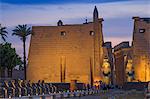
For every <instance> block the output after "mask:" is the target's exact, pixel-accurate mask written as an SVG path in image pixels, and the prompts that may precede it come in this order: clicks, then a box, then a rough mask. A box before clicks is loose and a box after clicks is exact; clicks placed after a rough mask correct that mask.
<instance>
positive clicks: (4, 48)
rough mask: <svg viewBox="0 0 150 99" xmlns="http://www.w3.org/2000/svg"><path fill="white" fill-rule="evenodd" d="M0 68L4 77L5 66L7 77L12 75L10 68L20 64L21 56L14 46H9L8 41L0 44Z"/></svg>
mask: <svg viewBox="0 0 150 99" xmlns="http://www.w3.org/2000/svg"><path fill="white" fill-rule="evenodd" d="M0 60H1V61H0V68H1V71H2V77H4V76H5V75H4V71H5V69H6V68H7V70H8V71H7V73H8V77H12V70H13V68H14V67H16V66H17V65H19V66H21V65H22V61H21V58H20V57H19V56H18V55H17V53H16V50H15V48H12V47H11V44H10V43H5V44H0Z"/></svg>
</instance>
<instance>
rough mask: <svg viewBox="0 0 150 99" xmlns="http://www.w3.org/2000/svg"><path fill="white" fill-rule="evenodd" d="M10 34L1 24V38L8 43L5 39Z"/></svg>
mask: <svg viewBox="0 0 150 99" xmlns="http://www.w3.org/2000/svg"><path fill="white" fill-rule="evenodd" d="M6 34H8V32H7V31H6V27H2V26H1V24H0V36H1V38H2V39H3V40H4V41H6V39H5V37H7V35H6Z"/></svg>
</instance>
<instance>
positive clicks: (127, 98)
mask: <svg viewBox="0 0 150 99" xmlns="http://www.w3.org/2000/svg"><path fill="white" fill-rule="evenodd" d="M144 97H145V96H144V92H142V91H135V90H130V91H121V90H116V91H110V92H102V93H100V94H96V95H89V96H82V97H75V98H71V99H145V98H144Z"/></svg>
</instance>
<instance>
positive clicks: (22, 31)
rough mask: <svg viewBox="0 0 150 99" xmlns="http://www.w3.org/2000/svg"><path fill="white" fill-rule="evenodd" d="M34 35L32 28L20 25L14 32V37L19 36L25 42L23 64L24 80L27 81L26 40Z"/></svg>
mask: <svg viewBox="0 0 150 99" xmlns="http://www.w3.org/2000/svg"><path fill="white" fill-rule="evenodd" d="M31 34H33V33H32V30H31V28H30V27H28V26H27V25H26V24H25V25H18V26H16V28H15V29H14V30H13V34H12V35H16V36H18V37H19V38H20V39H21V40H22V42H23V64H24V78H25V80H26V39H27V36H29V35H31Z"/></svg>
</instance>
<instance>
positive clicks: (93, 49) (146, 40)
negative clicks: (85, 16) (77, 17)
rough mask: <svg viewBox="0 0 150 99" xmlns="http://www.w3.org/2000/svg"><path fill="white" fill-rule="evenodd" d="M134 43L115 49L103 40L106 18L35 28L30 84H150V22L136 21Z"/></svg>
mask: <svg viewBox="0 0 150 99" xmlns="http://www.w3.org/2000/svg"><path fill="white" fill-rule="evenodd" d="M133 19H134V31H133V43H132V45H131V46H130V45H129V42H122V43H120V44H118V45H116V46H115V47H114V48H112V46H111V42H104V40H103V31H102V28H103V25H102V22H103V18H99V17H98V10H97V8H96V7H95V9H94V12H93V22H87V21H86V22H85V23H83V24H63V22H62V21H61V20H59V21H58V23H57V26H33V27H32V30H33V32H34V35H32V36H31V42H30V49H29V56H28V66H27V80H31V81H32V82H37V81H38V80H44V81H46V82H64V83H65V82H67V83H68V82H71V81H72V80H76V81H77V82H82V83H86V84H96V83H97V82H99V81H103V82H105V83H107V84H110V83H114V84H117V85H121V86H122V85H123V84H124V83H125V82H133V81H142V82H145V81H150V18H139V17H134V18H133Z"/></svg>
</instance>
